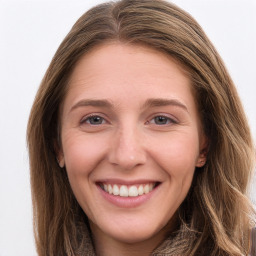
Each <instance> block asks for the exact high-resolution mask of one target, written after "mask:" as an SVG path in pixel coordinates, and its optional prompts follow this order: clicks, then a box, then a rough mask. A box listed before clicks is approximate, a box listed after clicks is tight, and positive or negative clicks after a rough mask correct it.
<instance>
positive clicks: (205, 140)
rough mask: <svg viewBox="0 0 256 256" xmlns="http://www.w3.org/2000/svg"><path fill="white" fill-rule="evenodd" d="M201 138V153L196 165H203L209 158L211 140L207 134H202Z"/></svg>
mask: <svg viewBox="0 0 256 256" xmlns="http://www.w3.org/2000/svg"><path fill="white" fill-rule="evenodd" d="M201 137H202V138H201V140H200V153H199V156H198V159H197V163H196V167H203V166H204V165H205V163H206V160H207V153H208V146H209V140H208V138H207V137H206V136H205V135H202V136H201Z"/></svg>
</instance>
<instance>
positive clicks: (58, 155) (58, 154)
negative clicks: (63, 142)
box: [54, 141, 65, 168]
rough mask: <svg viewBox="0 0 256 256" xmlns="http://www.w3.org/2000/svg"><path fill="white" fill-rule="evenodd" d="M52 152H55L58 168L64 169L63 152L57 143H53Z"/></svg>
mask: <svg viewBox="0 0 256 256" xmlns="http://www.w3.org/2000/svg"><path fill="white" fill-rule="evenodd" d="M54 150H55V154H56V159H57V162H58V164H59V166H60V168H64V166H65V158H64V154H63V150H62V148H61V147H60V146H59V143H57V142H56V141H55V143H54Z"/></svg>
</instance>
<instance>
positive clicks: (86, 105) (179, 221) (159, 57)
mask: <svg viewBox="0 0 256 256" xmlns="http://www.w3.org/2000/svg"><path fill="white" fill-rule="evenodd" d="M28 146H29V154H30V168H31V184H32V194H33V205H34V216H35V236H36V243H37V250H38V253H39V255H104V256H105V255H119V256H120V255H121V256H122V255H140V256H141V255H142V256H143V255H187V256H191V255H197V256H198V255H202V256H203V255H211V256H215V255H223V256H224V255H249V253H250V247H251V248H254V246H251V244H252V241H250V238H251V237H253V236H251V235H250V230H251V229H252V227H253V225H255V213H254V211H253V208H252V207H251V205H250V202H249V200H248V199H247V196H246V192H247V187H248V183H249V181H250V177H251V172H252V170H253V163H254V162H253V161H254V158H253V157H254V149H253V144H252V140H251V136H250V131H249V128H248V125H247V122H246V119H245V115H244V113H243V110H242V107H241V104H240V101H239V98H238V96H237V93H236V90H235V87H234V85H233V83H232V80H231V79H230V77H229V75H228V73H227V71H226V69H225V67H224V65H223V63H222V61H221V59H220V57H219V55H218V54H217V52H216V51H215V49H214V47H213V46H212V44H211V43H210V41H209V40H208V39H207V37H206V36H205V34H204V33H203V31H202V29H201V28H200V27H199V25H198V24H197V23H196V22H195V20H194V19H193V18H192V17H191V16H190V15H188V14H187V13H186V12H184V11H183V10H181V9H179V8H178V7H176V6H174V5H172V4H170V3H167V2H164V1H157V0H140V1H138V0H123V1H119V2H116V3H107V4H103V5H100V6H97V7H95V8H93V9H91V10H90V11H88V12H87V13H85V14H84V15H83V16H82V17H81V18H80V19H79V20H78V21H77V23H76V24H75V25H74V27H73V28H72V30H71V31H70V33H69V34H68V35H67V37H66V38H65V39H64V41H63V43H62V44H61V45H60V47H59V49H58V50H57V52H56V55H55V56H54V58H53V61H52V63H51V64H50V67H49V68H48V70H47V73H46V75H45V77H44V79H43V81H42V84H41V86H40V88H39V91H38V94H37V97H36V99H35V102H34V105H33V108H32V111H31V116H30V120H29V124H28ZM56 159H57V160H56ZM251 255H255V253H254V252H253V251H251Z"/></svg>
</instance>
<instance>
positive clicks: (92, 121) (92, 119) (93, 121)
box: [81, 115, 106, 125]
mask: <svg viewBox="0 0 256 256" xmlns="http://www.w3.org/2000/svg"><path fill="white" fill-rule="evenodd" d="M105 123H106V120H105V119H104V118H103V117H101V116H98V115H93V116H89V117H86V118H83V120H82V121H81V124H89V125H101V124H105Z"/></svg>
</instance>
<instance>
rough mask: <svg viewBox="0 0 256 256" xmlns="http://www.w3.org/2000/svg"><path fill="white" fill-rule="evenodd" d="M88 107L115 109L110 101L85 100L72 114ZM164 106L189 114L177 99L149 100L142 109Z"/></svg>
mask: <svg viewBox="0 0 256 256" xmlns="http://www.w3.org/2000/svg"><path fill="white" fill-rule="evenodd" d="M86 106H93V107H103V108H113V104H111V102H109V101H108V100H94V99H84V100H80V101H78V102H77V103H76V104H75V105H74V106H72V108H71V110H70V112H71V111H73V110H75V109H77V108H79V107H86ZM162 106H176V107H180V108H182V109H184V110H186V111H187V112H188V109H187V107H186V105H185V104H183V103H181V102H180V101H179V100H176V99H161V98H159V99H158V98H152V99H147V100H146V102H145V103H144V104H143V106H142V108H148V107H162Z"/></svg>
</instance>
